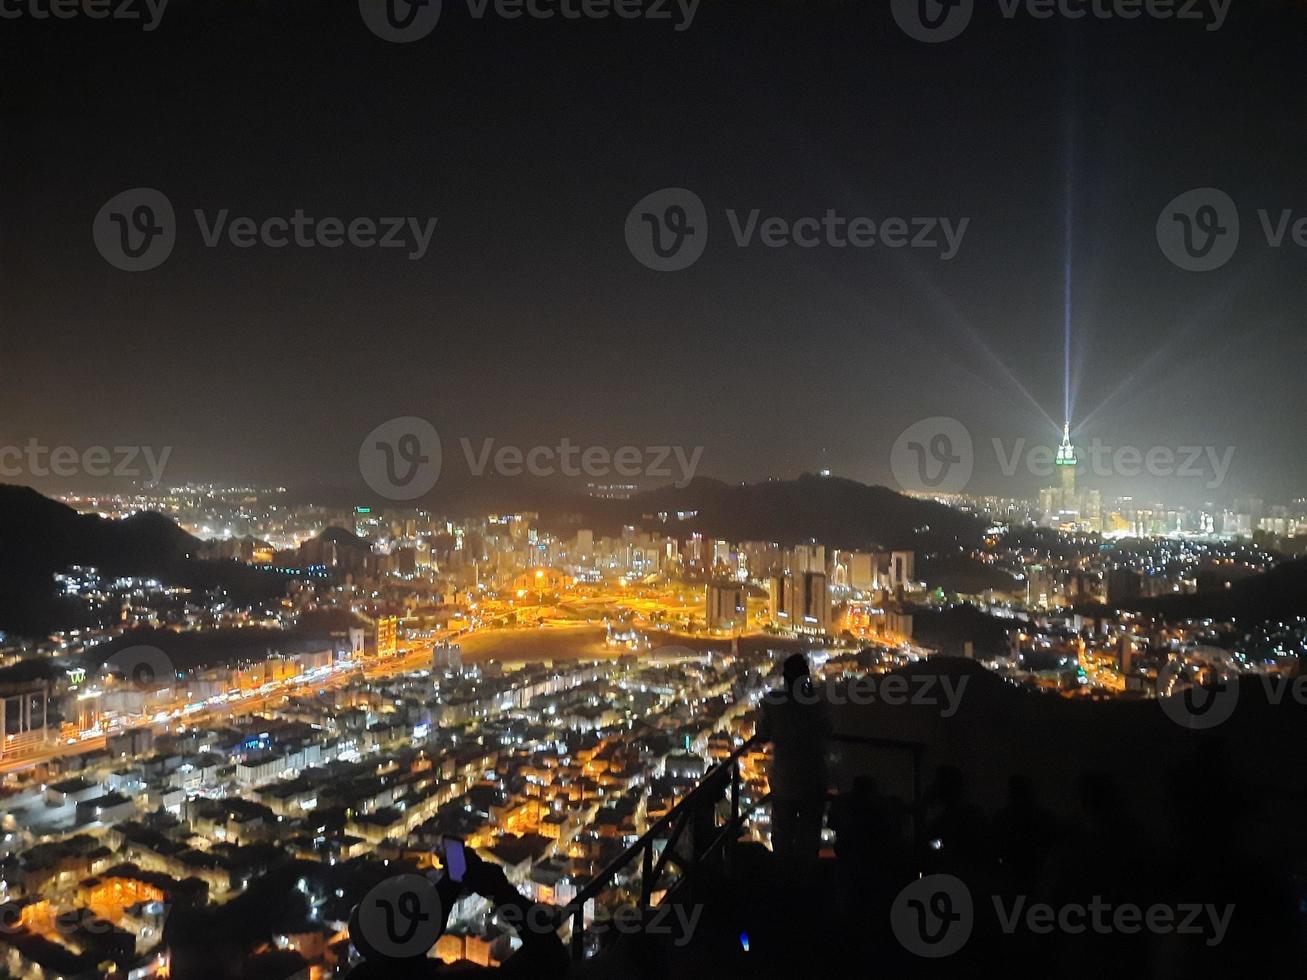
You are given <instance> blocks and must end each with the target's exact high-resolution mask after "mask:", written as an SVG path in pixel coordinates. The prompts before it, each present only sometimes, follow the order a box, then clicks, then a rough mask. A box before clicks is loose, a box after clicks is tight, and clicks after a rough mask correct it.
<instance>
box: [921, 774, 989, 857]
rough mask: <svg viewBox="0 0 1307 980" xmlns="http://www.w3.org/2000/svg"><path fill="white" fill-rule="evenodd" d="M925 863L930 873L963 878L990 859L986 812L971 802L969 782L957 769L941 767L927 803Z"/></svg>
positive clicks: (924, 806)
mask: <svg viewBox="0 0 1307 980" xmlns="http://www.w3.org/2000/svg"><path fill="white" fill-rule="evenodd" d="M923 808H924V811H925V813H924V819H923V821H922V830H923V834H922V839H923V840H924V841H925V848H926V849H925V853H924V855H923V860H924V863H925V865H926V867H927V869H928V870H930V871H947V872H950V873H953V874H959V875H962V876H963V877H965V876H966V874H967V872H968V871H970V870H972V869H975V868H976V867H978V866H979V865H981V864H982V863H983V862H984V860H985V857H986V847H985V839H986V837H987V828H986V822H985V814H984V811H982V810H981V809H980V807H978V806H976V805H975V804H974V803H971V802H969V801H968V800H967V793H966V779H965V777H964V776H963V774H962V770H960V769H958V768H957V767H955V766H940V767H939V769H937V770H936V771H935V781H934V783H932V784H931V787H930V788H929V789H928V790H927V791H926V796H925V799H924V800H923Z"/></svg>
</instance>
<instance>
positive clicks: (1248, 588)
mask: <svg viewBox="0 0 1307 980" xmlns="http://www.w3.org/2000/svg"><path fill="white" fill-rule="evenodd" d="M1123 608H1126V609H1131V610H1135V611H1139V612H1146V613H1153V614H1156V615H1159V616H1162V617H1164V618H1166V619H1169V620H1182V619H1214V620H1231V619H1232V620H1237V621H1238V622H1241V623H1247V622H1262V621H1265V620H1280V619H1293V618H1294V617H1297V616H1307V559H1302V558H1300V559H1296V560H1294V561H1287V562H1284V563H1282V564H1280V565H1276V566H1275V567H1274V568H1272V569H1271V570H1270V571H1268V572H1265V573H1263V574H1261V575H1253V576H1249V577H1248V578H1245V579H1243V580H1241V581H1237V582H1233V583H1231V585H1230V587H1229V588H1228V589H1224V588H1223V589H1215V590H1212V591H1206V592H1195V593H1193V594H1191V595H1178V596H1161V597H1158V598H1154V599H1137V600H1135V601H1134V602H1133V603H1128V604H1125V605H1124V606H1123Z"/></svg>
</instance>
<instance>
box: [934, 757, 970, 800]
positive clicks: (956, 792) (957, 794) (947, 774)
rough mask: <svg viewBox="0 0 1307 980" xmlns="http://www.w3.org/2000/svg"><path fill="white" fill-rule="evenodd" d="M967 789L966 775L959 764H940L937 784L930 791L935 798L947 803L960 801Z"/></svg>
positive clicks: (936, 771)
mask: <svg viewBox="0 0 1307 980" xmlns="http://www.w3.org/2000/svg"><path fill="white" fill-rule="evenodd" d="M965 789H966V777H965V776H964V775H963V774H962V770H961V769H959V768H958V767H957V766H940V767H939V768H938V769H936V770H935V784H934V786H933V787H932V788H931V793H930V795H931V797H933V798H934V799H936V800H938V801H939V802H941V803H946V804H953V803H958V802H960V801H961V800H962V798H963V796H964V794H965Z"/></svg>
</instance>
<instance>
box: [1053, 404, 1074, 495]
mask: <svg viewBox="0 0 1307 980" xmlns="http://www.w3.org/2000/svg"><path fill="white" fill-rule="evenodd" d="M1053 465H1054V466H1056V467H1057V471H1058V474H1059V478H1060V482H1061V485H1062V494H1063V496H1064V498H1065V499H1068V500H1069V499H1071V498H1073V497H1075V495H1076V467H1077V466H1079V465H1080V460H1078V459H1076V450H1075V447H1074V446H1072V445H1071V423H1070V421H1068V422H1067V423H1066V424H1065V425H1064V426H1063V427H1062V445H1060V446H1058V447H1057V458H1056V459H1055V460H1054V461H1053Z"/></svg>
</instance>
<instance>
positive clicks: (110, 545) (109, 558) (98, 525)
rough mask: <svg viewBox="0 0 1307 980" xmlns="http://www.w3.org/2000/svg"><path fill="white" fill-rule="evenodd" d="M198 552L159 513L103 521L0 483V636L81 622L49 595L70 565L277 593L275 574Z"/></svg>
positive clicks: (80, 613) (79, 613)
mask: <svg viewBox="0 0 1307 980" xmlns="http://www.w3.org/2000/svg"><path fill="white" fill-rule="evenodd" d="M199 547H200V541H199V539H198V538H195V537H192V536H191V535H189V534H187V533H186V532H185V531H183V530H182V529H181V528H179V527H178V526H177V525H176V524H175V523H173V522H172V521H171V520H169V519H168V518H166V517H164V516H162V515H160V514H154V513H145V514H135V515H133V516H132V517H129V518H127V519H125V520H121V521H111V520H106V519H104V518H102V517H98V516H96V515H94V514H79V513H78V512H77V511H75V510H73V509H72V508H71V507H68V506H66V505H64V504H61V503H59V502H58V501H55V500H51V499H49V498H48V497H43V496H42V495H41V494H39V493H37V492H36V491H35V490H32V489H31V488H29V487H18V486H9V485H0V630H4V631H7V632H11V633H16V634H18V635H21V636H39V635H42V634H44V633H48V632H50V631H51V630H55V629H62V628H68V627H72V626H78V625H83V624H84V623H86V622H87V621H88V620H87V617H86V613H85V610H84V609H83V608H82V607H81V605H80V604H78V603H75V602H71V601H69V600H68V599H66V598H64V597H61V596H58V595H56V593H55V589H54V583H53V581H52V579H51V576H53V575H54V574H55V573H56V572H60V571H63V570H64V569H66V568H68V567H69V566H70V565H90V566H94V567H95V568H97V569H99V570H100V572H101V573H102V574H106V575H133V576H149V577H151V578H156V579H158V580H159V581H161V582H163V583H165V584H167V585H177V586H184V587H188V588H196V589H207V588H216V587H223V588H226V589H228V590H229V591H231V592H232V593H233V595H234V596H235V597H245V598H254V597H258V596H263V595H276V594H278V593H279V592H280V591H281V589H282V588H283V580H282V579H281V578H280V577H278V576H274V575H270V574H265V573H262V572H258V571H254V570H252V569H250V568H247V567H245V566H243V565H238V564H236V563H233V562H209V561H202V560H200V559H198V558H196V557H195V555H196V554H197V553H198V549H199Z"/></svg>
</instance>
